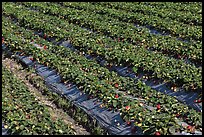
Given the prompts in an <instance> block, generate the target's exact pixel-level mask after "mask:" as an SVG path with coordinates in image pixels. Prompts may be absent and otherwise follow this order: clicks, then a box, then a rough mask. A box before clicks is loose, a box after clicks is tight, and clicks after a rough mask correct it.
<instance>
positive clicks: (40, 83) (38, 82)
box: [15, 60, 107, 135]
mask: <svg viewBox="0 0 204 137" xmlns="http://www.w3.org/2000/svg"><path fill="white" fill-rule="evenodd" d="M15 61H17V63H18V60H15ZM18 65H20V64H18ZM24 73H26V76H25V78H26V80H28V81H29V82H30V83H31V84H32V85H33V86H34V87H35V88H37V89H38V90H39V91H40V92H41V93H42V95H44V96H46V99H48V100H49V101H51V102H52V103H54V104H55V105H56V106H57V108H60V109H62V110H63V111H64V112H65V113H67V114H68V115H69V116H70V117H72V118H73V119H74V120H75V122H77V123H78V124H81V125H83V127H84V128H86V130H87V131H88V132H90V133H91V134H93V135H105V134H106V133H107V131H106V130H104V129H103V128H102V127H101V126H100V125H98V124H97V122H96V120H95V119H93V118H91V117H90V116H89V115H88V114H87V113H85V112H84V111H83V110H82V109H80V108H77V107H76V106H75V105H74V104H73V102H71V101H70V100H67V98H66V97H62V96H61V95H59V94H57V93H55V92H51V91H50V89H48V87H47V86H46V85H45V82H44V80H43V78H42V77H41V76H38V75H37V74H34V73H35V70H34V68H32V67H29V68H28V69H26V70H25V71H24ZM54 120H55V119H54ZM58 135H59V134H58Z"/></svg>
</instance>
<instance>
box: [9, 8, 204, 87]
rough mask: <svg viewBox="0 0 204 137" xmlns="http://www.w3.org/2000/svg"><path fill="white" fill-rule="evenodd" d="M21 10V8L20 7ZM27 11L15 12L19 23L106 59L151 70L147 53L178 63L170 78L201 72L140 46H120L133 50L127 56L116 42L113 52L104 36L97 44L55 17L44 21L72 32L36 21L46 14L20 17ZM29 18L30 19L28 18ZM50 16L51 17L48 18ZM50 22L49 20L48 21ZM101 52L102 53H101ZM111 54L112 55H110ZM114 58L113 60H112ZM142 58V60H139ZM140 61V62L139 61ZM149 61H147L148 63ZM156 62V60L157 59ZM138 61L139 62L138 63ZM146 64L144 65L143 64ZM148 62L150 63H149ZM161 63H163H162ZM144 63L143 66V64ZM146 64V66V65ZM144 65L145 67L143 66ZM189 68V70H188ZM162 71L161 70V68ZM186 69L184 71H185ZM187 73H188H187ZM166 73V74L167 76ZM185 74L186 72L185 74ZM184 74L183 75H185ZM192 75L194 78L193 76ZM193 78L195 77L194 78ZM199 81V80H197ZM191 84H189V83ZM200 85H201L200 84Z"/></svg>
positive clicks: (173, 63)
mask: <svg viewBox="0 0 204 137" xmlns="http://www.w3.org/2000/svg"><path fill="white" fill-rule="evenodd" d="M12 10H14V9H12ZM21 10H22V9H21ZM19 11H20V10H18V11H16V12H14V13H10V14H13V15H14V14H15V13H18V12H19ZM10 12H12V11H10ZM27 13H28V12H23V13H21V14H20V16H18V14H16V16H18V18H19V19H21V25H26V26H28V25H29V26H31V27H32V28H35V29H41V30H42V29H43V30H44V31H45V32H46V33H48V34H49V33H50V32H52V33H53V34H52V35H55V36H57V37H58V38H59V39H63V38H64V36H69V38H70V39H71V41H72V43H73V44H74V45H75V46H79V47H82V49H83V50H85V51H86V52H89V53H93V51H94V52H95V53H99V55H105V58H106V59H107V61H113V62H116V63H117V64H120V63H121V62H123V61H120V60H118V58H119V59H123V60H124V62H127V61H128V60H131V62H133V65H136V66H135V69H138V68H139V67H140V68H141V67H142V66H143V68H144V69H147V67H149V68H150V69H151V70H152V69H153V67H152V66H151V65H155V64H153V63H151V62H152V61H147V60H146V58H145V56H147V55H148V54H149V55H148V56H150V58H148V60H149V59H154V58H155V57H156V58H158V59H154V60H155V61H156V60H159V58H160V59H163V60H164V62H166V63H168V64H169V63H170V64H171V66H174V65H175V66H174V67H176V65H179V66H178V67H177V69H176V70H174V71H180V72H178V73H176V72H173V73H175V75H177V76H176V77H177V78H176V77H175V78H172V80H174V79H178V78H179V77H180V76H179V77H178V75H180V74H182V71H184V72H183V74H184V73H186V72H189V71H194V72H193V73H191V75H192V74H193V75H195V77H196V75H197V76H199V75H200V74H201V72H199V71H201V70H199V69H196V68H194V67H193V66H190V65H186V64H183V63H181V62H179V61H174V60H172V59H171V60H170V59H167V58H164V57H162V56H161V55H159V54H151V53H150V52H147V51H146V50H144V49H141V48H137V47H135V48H134V49H130V47H129V48H128V46H126V47H127V48H128V49H127V48H126V49H124V46H123V47H121V48H122V49H123V50H126V51H128V50H131V52H132V51H133V52H134V54H131V52H130V54H129V55H130V56H127V55H128V54H127V53H124V54H125V55H123V54H121V53H120V52H121V50H120V48H117V46H122V45H118V44H117V46H115V45H113V48H112V49H114V52H113V51H112V52H111V51H110V48H109V49H107V48H102V46H105V45H104V44H103V42H102V38H103V39H104V37H99V38H100V39H99V38H96V39H98V40H100V41H101V44H98V41H96V42H95V41H94V39H95V35H94V37H93V35H92V37H91V36H90V35H88V34H89V33H90V32H89V33H82V31H85V30H81V37H83V38H80V37H79V35H80V32H79V31H78V30H76V31H75V30H73V25H70V26H68V24H67V25H66V27H65V23H64V22H63V23H62V22H61V21H59V20H56V19H53V18H54V17H47V21H46V22H50V20H52V22H55V23H56V24H58V26H60V27H65V29H68V30H69V28H70V30H72V32H71V31H70V32H67V31H66V30H62V29H61V30H59V29H58V28H59V27H56V26H55V25H54V24H55V23H54V24H53V25H51V24H49V26H48V24H44V23H42V22H41V21H39V22H37V21H36V20H37V18H39V19H40V18H44V20H45V17H46V16H40V14H37V16H35V17H31V16H30V14H28V16H26V18H27V19H26V21H27V22H25V19H23V18H24V17H22V15H23V14H27ZM29 18H30V19H29ZM33 18H35V22H33V21H32V19H33ZM50 18H51V19H50ZM22 21H23V22H22ZM50 23H51V22H50ZM51 28H56V29H54V30H53V29H51ZM74 31H75V32H74ZM87 35H88V37H86V38H84V36H87ZM87 39H89V41H87ZM83 41H87V44H86V45H85V44H84V42H83ZM109 43H113V42H112V41H110V42H109ZM87 46H88V48H89V49H92V50H89V49H87V48H86V49H85V48H84V47H87ZM117 50H118V52H117ZM101 53H102V54H101ZM117 53H120V54H117ZM136 53H138V54H136ZM141 53H143V54H145V55H141V56H139V55H140V54H141ZM112 54H113V55H112ZM114 54H117V55H114ZM107 55H108V56H107ZM131 56H136V57H138V56H139V57H138V59H139V60H138V61H139V62H140V63H139V62H138V61H137V62H136V60H135V59H136V58H132V57H131ZM124 57H125V58H126V59H124ZM114 59H115V60H114ZM132 59H133V61H132ZM141 59H142V60H141ZM143 60H144V61H145V62H144V63H142V62H143ZM141 61H142V62H141ZM148 62H149V63H148ZM157 62H158V61H157ZM138 63H139V64H138ZM145 64H146V65H145ZM149 64H150V65H149ZM162 64H163V63H162ZM162 64H161V65H156V67H157V68H158V66H162ZM141 65H142V66H141ZM144 65H145V66H144ZM164 65H165V66H164V67H163V68H165V67H166V68H167V67H168V65H167V64H164ZM180 65H182V66H183V68H184V69H182V70H179V68H180V67H181V66H180ZM146 66H147V67H146ZM145 67H146V68H145ZM185 68H186V69H185ZM158 69H161V68H158ZM189 69H190V70H189ZM147 70H148V69H147ZM162 71H163V70H162ZM162 71H157V72H155V73H154V74H153V75H155V74H156V73H161V74H160V78H161V77H162V76H161V75H162V74H163V73H162ZM168 71H169V72H171V69H168ZM185 71H186V72H185ZM196 71H198V73H197V74H196ZM135 72H136V73H137V72H138V70H135ZM189 74H190V73H189ZM189 74H188V75H189ZM168 75H170V74H169V73H168ZM168 75H167V76H168ZM171 75H172V74H171ZM185 75H186V74H185ZM185 75H184V76H185ZM156 76H157V77H158V75H157V74H156ZM195 77H194V78H195ZM181 78H182V79H185V78H187V79H186V80H187V81H189V78H190V77H189V76H187V77H186V76H185V77H183V76H182V77H181ZM194 80H195V79H194ZM192 83H194V82H192ZM198 83H199V82H198ZM200 83H201V81H200ZM190 85H191V84H190ZM190 85H189V84H188V85H187V86H188V87H189V86H190ZM200 87H202V86H201V85H200Z"/></svg>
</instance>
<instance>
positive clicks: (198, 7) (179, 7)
mask: <svg viewBox="0 0 204 137" xmlns="http://www.w3.org/2000/svg"><path fill="white" fill-rule="evenodd" d="M144 4H146V5H149V6H153V7H158V8H161V9H162V10H163V9H167V10H172V12H174V11H179V12H183V13H186V12H190V13H192V14H195V15H199V14H201V13H202V3H201V2H194V3H190V2H188V3H186V4H185V3H184V2H180V3H173V2H168V3H163V2H144Z"/></svg>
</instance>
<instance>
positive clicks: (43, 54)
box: [4, 32, 180, 134]
mask: <svg viewBox="0 0 204 137" xmlns="http://www.w3.org/2000/svg"><path fill="white" fill-rule="evenodd" d="M4 35H5V36H6V45H7V44H8V43H9V45H8V46H9V48H11V49H14V50H23V51H24V52H25V53H26V54H27V55H33V56H34V58H36V59H37V60H38V62H40V63H42V64H48V65H49V66H51V67H52V68H55V69H56V70H57V71H58V72H59V73H60V74H61V75H62V77H63V78H64V79H65V80H68V79H70V80H71V81H74V83H76V81H78V79H79V80H80V81H81V79H83V78H84V77H85V78H87V79H88V80H84V82H83V83H81V86H83V88H82V89H83V90H84V91H85V92H86V93H89V94H92V95H93V97H98V98H99V99H101V100H102V101H103V103H104V105H105V106H107V107H112V106H116V108H118V110H120V112H121V116H122V117H123V118H124V119H125V120H130V119H134V120H136V122H135V124H136V125H139V126H141V127H142V129H149V128H150V126H152V125H153V127H154V128H151V131H149V132H150V133H151V134H152V133H154V132H155V131H158V130H159V131H160V132H161V133H162V134H169V133H168V131H167V130H168V128H170V127H172V126H174V127H175V128H176V127H178V128H180V127H179V126H178V125H177V124H176V120H175V117H174V116H170V115H168V114H167V113H163V114H162V113H161V112H160V111H152V112H150V111H149V110H148V109H146V108H144V107H141V106H140V103H139V102H138V101H136V100H133V99H130V98H127V97H124V96H122V94H120V93H118V95H119V97H118V98H117V99H115V95H116V93H115V92H114V90H113V88H112V87H110V85H108V84H106V83H105V81H102V80H99V79H97V78H95V79H92V78H91V75H87V74H84V72H82V71H80V69H79V67H78V66H77V65H75V64H73V63H72V62H70V61H68V60H66V59H63V58H60V57H58V56H56V55H55V54H52V53H50V52H48V51H47V50H41V49H38V48H36V47H33V46H32V45H31V44H29V42H27V41H23V40H21V38H20V37H18V36H16V35H12V34H11V33H9V32H8V34H5V33H4ZM14 43H15V44H14ZM48 61H49V63H47V62H48ZM67 67H68V68H69V69H68V68H67ZM93 91H97V93H96V92H93ZM159 110H160V108H159ZM150 115H151V116H152V117H150ZM158 119H159V121H160V122H156V123H152V122H154V121H155V120H156V121H157V120H158ZM146 132H147V131H146Z"/></svg>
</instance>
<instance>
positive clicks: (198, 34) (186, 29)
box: [61, 2, 202, 41]
mask: <svg viewBox="0 0 204 137" xmlns="http://www.w3.org/2000/svg"><path fill="white" fill-rule="evenodd" d="M61 4H62V5H65V6H66V5H68V7H69V6H70V5H71V7H74V5H73V4H72V3H65V2H63V3H61ZM80 4H81V3H80ZM87 5H88V6H87V7H90V6H97V5H96V4H94V5H90V4H89V3H87ZM112 5H115V4H114V3H112ZM102 8H103V9H104V11H103V12H102V13H107V11H111V17H114V18H116V19H117V18H118V17H119V19H117V20H116V21H121V19H122V21H125V22H129V23H137V24H140V25H149V26H151V27H153V28H156V29H158V30H161V31H164V32H168V33H170V34H172V35H174V36H177V37H180V38H184V39H189V40H200V41H201V39H202V26H192V25H189V24H184V23H180V22H178V21H176V20H173V21H171V22H169V18H165V19H164V18H160V17H158V16H153V15H152V16H149V15H146V14H142V13H140V12H136V13H135V11H134V12H126V11H122V10H116V9H105V8H104V7H102ZM85 9H87V8H85ZM134 9H135V8H134ZM96 11H97V10H96ZM91 12H92V11H91ZM96 13H97V12H96ZM116 13H117V14H116ZM103 15H104V14H103ZM105 16H106V14H105ZM114 22H115V21H114Z"/></svg>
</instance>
